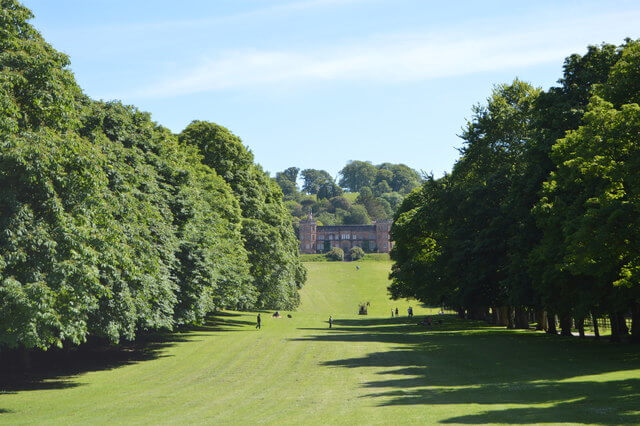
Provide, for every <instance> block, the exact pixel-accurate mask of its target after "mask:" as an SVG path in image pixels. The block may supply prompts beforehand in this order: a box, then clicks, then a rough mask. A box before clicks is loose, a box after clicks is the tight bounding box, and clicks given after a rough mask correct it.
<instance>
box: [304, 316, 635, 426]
mask: <svg viewBox="0 0 640 426" xmlns="http://www.w3.org/2000/svg"><path fill="white" fill-rule="evenodd" d="M400 319H402V318H400ZM334 324H335V325H336V327H335V328H333V329H331V330H326V329H318V330H323V331H324V333H323V334H318V335H313V336H308V337H305V338H302V339H296V340H319V341H335V342H385V343H391V344H394V345H395V346H392V347H391V348H390V349H389V350H388V351H384V352H374V353H370V354H367V355H365V356H363V357H358V358H346V359H339V360H334V361H328V362H325V363H323V364H322V365H324V366H326V367H337V368H362V367H379V368H383V370H382V371H381V372H379V373H377V374H378V375H379V376H380V380H372V381H369V382H366V383H364V384H363V386H364V387H365V388H368V389H371V391H372V392H371V393H369V394H367V395H365V396H364V398H371V399H373V400H377V401H378V402H377V405H379V406H401V405H424V406H429V405H432V406H433V405H451V406H453V407H455V406H456V405H458V406H460V408H461V409H462V406H465V405H467V404H476V405H480V406H486V408H487V410H486V411H481V412H480V413H479V414H478V413H474V414H469V415H459V416H455V417H451V418H448V419H444V420H441V422H442V423H467V424H482V423H485V424H486V423H543V422H551V423H563V422H578V423H591V424H593V423H606V424H638V423H640V411H639V410H640V351H639V350H638V349H639V348H638V346H634V345H612V344H609V343H607V342H604V341H603V342H596V341H593V340H582V339H577V338H564V337H560V336H548V335H544V334H541V333H535V332H522V331H514V330H505V329H500V328H495V327H488V326H486V324H483V323H479V322H462V321H460V320H456V319H454V318H452V317H447V319H446V321H445V323H444V324H442V325H434V326H432V327H430V328H421V327H418V326H416V325H409V324H398V323H397V322H394V319H391V318H389V319H382V320H377V319H363V320H360V319H357V320H336V322H335V323H334ZM309 330H313V329H309ZM600 374H610V376H608V377H597V375H600ZM505 404H512V405H520V406H522V407H515V408H514V407H508V408H496V407H497V406H502V405H505ZM453 410H454V411H455V408H453Z"/></svg>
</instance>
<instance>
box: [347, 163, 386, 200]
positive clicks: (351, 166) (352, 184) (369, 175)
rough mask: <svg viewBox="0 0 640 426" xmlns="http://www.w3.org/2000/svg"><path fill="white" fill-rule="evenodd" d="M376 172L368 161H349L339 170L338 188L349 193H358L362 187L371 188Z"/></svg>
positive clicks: (374, 167)
mask: <svg viewBox="0 0 640 426" xmlns="http://www.w3.org/2000/svg"><path fill="white" fill-rule="evenodd" d="M377 172H378V170H377V169H376V166H374V165H373V164H371V162H370V161H349V163H347V165H346V166H344V167H343V168H342V170H340V175H341V176H342V177H341V178H340V186H341V187H343V188H347V189H348V190H349V191H351V192H358V191H360V190H361V189H362V188H364V187H371V186H372V185H373V181H374V179H375V178H376V174H377Z"/></svg>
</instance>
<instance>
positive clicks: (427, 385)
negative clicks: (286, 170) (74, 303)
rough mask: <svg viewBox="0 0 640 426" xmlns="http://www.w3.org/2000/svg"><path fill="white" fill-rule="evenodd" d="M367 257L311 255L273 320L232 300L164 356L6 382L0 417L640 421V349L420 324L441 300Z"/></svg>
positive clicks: (472, 326) (45, 420)
mask: <svg viewBox="0 0 640 426" xmlns="http://www.w3.org/2000/svg"><path fill="white" fill-rule="evenodd" d="M355 265H356V264H355V263H330V262H321V263H307V264H306V266H307V268H308V270H309V282H308V284H307V286H306V287H305V288H304V289H303V290H302V292H301V297H302V305H301V307H300V309H299V311H297V312H292V313H291V315H292V316H293V318H291V319H289V318H286V314H287V312H283V313H282V314H283V318H281V319H273V318H271V317H270V314H269V313H263V328H262V330H259V331H258V330H255V328H254V324H255V315H256V314H255V313H241V312H225V313H223V314H222V315H220V316H217V317H215V318H213V320H212V321H211V322H210V323H208V324H207V325H206V326H204V327H201V328H198V329H194V330H192V331H189V332H186V333H173V334H171V335H169V336H165V337H166V338H168V341H167V342H166V346H164V347H162V348H160V349H159V350H158V351H157V353H156V356H155V357H151V358H152V359H149V360H144V361H134V362H132V363H130V364H128V365H120V366H117V365H116V366H113V368H111V369H105V367H106V366H100V365H96V366H95V367H96V369H97V371H88V372H80V373H79V374H77V375H75V376H70V377H62V378H59V379H58V380H53V381H51V382H40V383H36V384H34V385H33V386H32V387H33V390H24V389H13V390H11V389H9V391H8V392H5V393H2V392H0V423H6V424H33V423H39V424H61V423H62V424H105V423H117V424H122V423H126V424H172V423H182V424H184V423H188V424H207V423H208V424H250V423H259V424H397V423H403V424H425V423H490V424H494V423H564V424H574V423H575V424H580V423H587V424H598V423H599V424H611V423H618V424H622V423H626V424H633V423H640V412H639V411H638V407H640V397H639V395H640V359H639V352H640V351H638V348H637V347H635V346H631V345H610V344H608V343H606V342H601V343H596V342H592V341H580V340H578V339H566V338H562V337H559V336H558V337H551V336H545V335H543V334H539V333H534V332H521V331H512V330H504V329H498V328H495V327H488V326H487V325H486V324H481V323H470V322H461V321H459V320H457V319H455V318H452V317H446V321H445V323H444V324H443V325H437V326H433V327H432V328H430V329H425V328H422V327H418V326H416V325H415V324H414V323H409V322H408V320H407V318H406V308H407V307H408V306H413V307H414V309H415V312H416V315H418V316H419V315H423V314H426V313H430V314H433V313H434V310H429V309H426V308H423V307H421V306H419V305H418V304H416V303H415V302H410V301H398V302H395V301H389V300H388V298H387V294H386V286H387V285H388V279H387V277H388V273H389V268H390V262H366V263H360V264H359V266H360V270H356V268H355ZM366 301H369V302H370V310H369V315H368V316H358V315H357V309H358V303H359V302H366ZM396 306H397V307H398V309H399V311H400V313H401V314H402V317H401V318H393V319H392V318H390V311H391V309H392V308H395V307H396ZM329 315H333V317H334V319H335V320H336V322H335V327H334V328H333V329H331V330H329V329H328V324H327V319H328V317H329ZM62 382H64V383H67V384H71V385H77V386H75V387H67V388H64V387H62V388H59V389H58V388H51V387H60V384H61V383H62ZM5 390H6V389H5Z"/></svg>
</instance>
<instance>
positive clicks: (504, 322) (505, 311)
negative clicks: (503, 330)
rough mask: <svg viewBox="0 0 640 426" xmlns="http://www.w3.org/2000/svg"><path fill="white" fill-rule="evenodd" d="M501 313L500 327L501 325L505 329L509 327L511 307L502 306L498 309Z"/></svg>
mask: <svg viewBox="0 0 640 426" xmlns="http://www.w3.org/2000/svg"><path fill="white" fill-rule="evenodd" d="M498 309H499V311H500V314H499V316H500V323H499V324H498V325H501V326H503V327H509V307H507V306H500V308H498Z"/></svg>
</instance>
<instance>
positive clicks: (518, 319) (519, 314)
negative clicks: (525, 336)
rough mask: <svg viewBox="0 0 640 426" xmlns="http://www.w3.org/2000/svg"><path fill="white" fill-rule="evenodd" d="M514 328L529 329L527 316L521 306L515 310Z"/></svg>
mask: <svg viewBox="0 0 640 426" xmlns="http://www.w3.org/2000/svg"><path fill="white" fill-rule="evenodd" d="M515 327H516V328H519V329H522V330H528V329H529V314H528V312H527V310H526V309H525V308H523V307H522V306H518V307H517V308H516V309H515Z"/></svg>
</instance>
